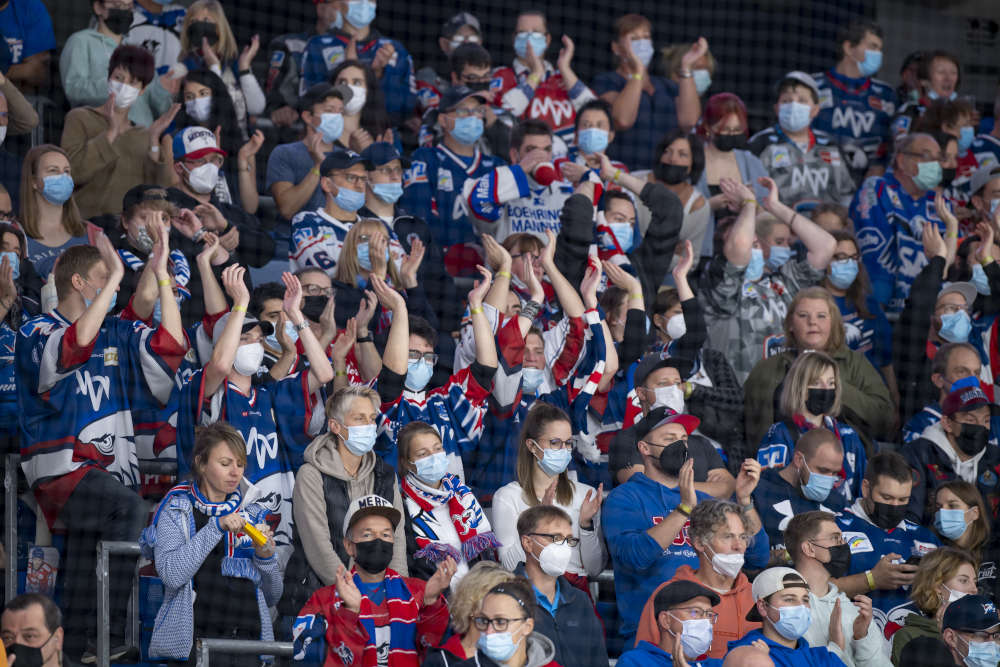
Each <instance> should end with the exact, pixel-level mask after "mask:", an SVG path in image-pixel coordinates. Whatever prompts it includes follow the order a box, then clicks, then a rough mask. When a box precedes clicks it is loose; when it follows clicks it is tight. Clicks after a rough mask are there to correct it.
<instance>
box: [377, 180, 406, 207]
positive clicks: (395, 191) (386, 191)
mask: <svg viewBox="0 0 1000 667" xmlns="http://www.w3.org/2000/svg"><path fill="white" fill-rule="evenodd" d="M372 192H374V193H375V196H376V197H378V198H379V199H381V200H382V201H384V202H385V203H386V204H395V203H396V202H397V201H399V198H400V197H402V196H403V184H402V183H396V182H393V183H373V184H372Z"/></svg>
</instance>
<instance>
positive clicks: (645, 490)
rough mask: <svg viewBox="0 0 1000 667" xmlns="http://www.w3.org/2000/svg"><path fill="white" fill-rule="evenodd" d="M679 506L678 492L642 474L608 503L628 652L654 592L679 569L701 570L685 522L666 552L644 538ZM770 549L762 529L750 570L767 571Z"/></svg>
mask: <svg viewBox="0 0 1000 667" xmlns="http://www.w3.org/2000/svg"><path fill="white" fill-rule="evenodd" d="M697 497H698V502H701V501H702V500H711V499H712V496H710V495H708V494H707V493H702V492H700V491H699V492H697ZM680 502H681V497H680V490H679V489H676V488H674V489H672V488H670V487H668V486H664V485H663V484H660V483H659V482H655V481H653V480H652V479H650V478H649V477H646V475H644V474H643V473H636V474H635V475H632V477H631V478H630V479H629V481H627V482H626V483H624V484H622V485H621V486H619V487H617V488H616V489H614V490H613V491H612V492H611V494H610V495H609V496H608V499H607V500H606V501H605V502H604V509H603V510H602V511H601V515H602V519H601V528H602V529H603V530H604V536H605V538H606V539H607V541H608V551H609V552H610V554H611V559H612V561H613V562H614V570H615V597H616V598H617V600H618V613H619V614H621V617H622V628H621V634H622V636H623V637H624V638H625V641H626V643H625V645H626V646H630V645H631V643H632V640H633V638H634V637H635V629H636V625H637V624H638V622H639V615H640V614H641V613H642V608H643V605H645V604H646V600H648V599H649V596H650V595H652V593H653V590H655V589H656V587H657V586H659V585H660V584H661V583H663V582H664V581H670V579H672V578H673V576H674V573H675V572H676V571H677V568H678V567H680V566H681V565H689V566H691V568H692V569H697V568H698V555H697V553H695V550H694V547H692V546H691V540H690V539H689V538H688V524H687V523H686V522H685V524H684V527H683V528H682V529H681V532H680V533H679V534H678V535H677V537H676V538H675V539H674V542H673V544H671V545H670V547H669V548H667V549H663V548H661V547H660V545H659V544H657V542H656V540H654V539H653V538H652V537H650V535H649V533H647V532H646V531H647V530H649V529H650V528H652V527H653V526H656V525H659V523H660V522H661V521H663V520H664V519H666V518H667V515H669V514H670V512H672V511H673V509H674V508H675V507H677V505H679V504H680ZM769 549H770V545H769V543H768V539H767V533H765V532H764V529H763V527H762V528H761V529H760V531H758V532H757V534H756V535H755V536H754V539H753V540H752V541H751V543H750V546H749V548H748V549H747V552H746V567H747V568H748V569H763V568H764V567H766V566H767V560H768V554H769Z"/></svg>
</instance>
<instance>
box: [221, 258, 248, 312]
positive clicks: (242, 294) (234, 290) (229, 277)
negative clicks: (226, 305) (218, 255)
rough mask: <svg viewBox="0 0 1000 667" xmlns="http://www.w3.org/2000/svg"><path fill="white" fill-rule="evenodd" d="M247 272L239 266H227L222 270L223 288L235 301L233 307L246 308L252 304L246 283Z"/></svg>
mask: <svg viewBox="0 0 1000 667" xmlns="http://www.w3.org/2000/svg"><path fill="white" fill-rule="evenodd" d="M246 272H247V270H246V269H245V268H244V267H242V266H240V265H239V264H233V265H231V266H227V267H226V268H224V269H223V270H222V287H223V288H224V289H225V290H226V294H228V295H229V298H230V299H232V300H233V305H240V306H244V307H246V305H247V304H248V303H250V290H248V289H247V284H246V282H245V281H244V279H243V278H244V276H246Z"/></svg>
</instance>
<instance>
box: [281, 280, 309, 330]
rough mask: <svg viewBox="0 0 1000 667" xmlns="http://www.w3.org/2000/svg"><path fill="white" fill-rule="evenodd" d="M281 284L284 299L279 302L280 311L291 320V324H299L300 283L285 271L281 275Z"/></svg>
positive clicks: (300, 313) (301, 317)
mask: <svg viewBox="0 0 1000 667" xmlns="http://www.w3.org/2000/svg"><path fill="white" fill-rule="evenodd" d="M281 282H283V283H284V284H285V298H283V299H282V300H281V309H282V310H283V311H285V314H286V315H288V317H289V318H290V319H291V320H292V324H301V323H302V321H303V319H304V318H303V316H302V310H301V308H300V304H301V303H302V283H300V282H299V279H298V278H296V277H295V276H294V275H293V274H291V273H290V272H288V271H285V272H284V273H282V274H281Z"/></svg>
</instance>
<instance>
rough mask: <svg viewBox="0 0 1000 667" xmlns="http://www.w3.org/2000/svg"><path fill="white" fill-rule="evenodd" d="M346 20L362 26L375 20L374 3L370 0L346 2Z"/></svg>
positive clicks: (359, 26)
mask: <svg viewBox="0 0 1000 667" xmlns="http://www.w3.org/2000/svg"><path fill="white" fill-rule="evenodd" d="M346 18H347V22H348V23H350V24H351V25H353V26H355V27H358V28H364V27H365V26H367V25H368V24H369V23H371V22H372V21H374V20H375V3H374V2H371V0H351V1H350V2H348V3H347V17H346Z"/></svg>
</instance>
